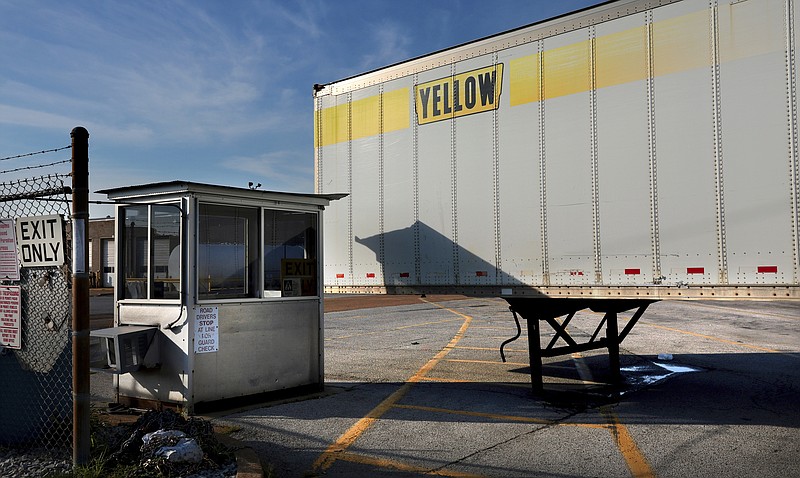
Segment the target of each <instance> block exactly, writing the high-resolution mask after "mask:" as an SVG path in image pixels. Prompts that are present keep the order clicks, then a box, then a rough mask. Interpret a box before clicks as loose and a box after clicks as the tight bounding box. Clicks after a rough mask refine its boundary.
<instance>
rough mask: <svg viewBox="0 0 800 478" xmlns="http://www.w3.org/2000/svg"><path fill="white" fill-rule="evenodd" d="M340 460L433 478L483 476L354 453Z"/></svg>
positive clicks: (472, 477) (474, 477)
mask: <svg viewBox="0 0 800 478" xmlns="http://www.w3.org/2000/svg"><path fill="white" fill-rule="evenodd" d="M338 458H339V459H340V460H343V461H349V462H351V463H359V464H362V465H370V466H374V467H376V468H388V469H392V470H398V471H405V472H409V473H419V474H422V475H434V476H452V477H456V478H482V476H483V475H473V474H471V473H462V472H460V471H449V470H429V469H427V468H422V467H420V466H414V465H408V464H406V463H401V462H399V461H395V460H389V459H386V458H376V457H372V456H366V455H359V454H356V453H350V452H344V453H342V454H341V455H339V457H338Z"/></svg>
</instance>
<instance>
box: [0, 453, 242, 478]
mask: <svg viewBox="0 0 800 478" xmlns="http://www.w3.org/2000/svg"><path fill="white" fill-rule="evenodd" d="M71 472H72V457H71V456H70V457H63V456H61V457H59V456H56V455H55V454H53V453H52V452H50V451H47V450H31V451H27V452H24V453H23V452H19V451H15V450H6V449H2V448H0V476H2V477H14V478H56V477H58V478H62V477H67V476H71V475H70V473H71ZM235 477H236V462H232V463H230V464H228V465H226V466H224V467H222V468H220V469H218V470H200V471H197V472H196V473H194V474H193V475H189V476H187V477H186V478H235Z"/></svg>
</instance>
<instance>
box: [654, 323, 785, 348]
mask: <svg viewBox="0 0 800 478" xmlns="http://www.w3.org/2000/svg"><path fill="white" fill-rule="evenodd" d="M645 325H647V326H648V327H655V328H657V329H661V330H669V331H670V332H677V333H679V334H684V335H691V336H692V337H700V338H702V339H707V340H713V341H715V342H722V343H724V344H731V345H738V346H740V347H745V348H748V349H753V350H760V351H762V352H772V353H782V352H781V351H780V350H774V349H768V348H766V347H759V346H757V345H750V344H743V343H741V342H734V341H733V340H727V339H721V338H719V337H713V336H711V335H705V334H698V333H696V332H689V331H688V330H680V329H673V328H672V327H665V326H663V325H656V324H651V323H648V322H645Z"/></svg>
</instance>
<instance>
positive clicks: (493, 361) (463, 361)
mask: <svg viewBox="0 0 800 478" xmlns="http://www.w3.org/2000/svg"><path fill="white" fill-rule="evenodd" d="M445 362H461V363H485V364H491V365H522V366H526V367H527V366H528V365H530V364H529V363H520V362H500V361H495V360H467V359H447V360H445Z"/></svg>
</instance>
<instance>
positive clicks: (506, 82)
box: [314, 0, 800, 385]
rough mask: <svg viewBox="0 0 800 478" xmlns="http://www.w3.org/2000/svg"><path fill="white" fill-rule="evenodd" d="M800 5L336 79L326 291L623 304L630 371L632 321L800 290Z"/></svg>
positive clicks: (625, 23) (727, 11)
mask: <svg viewBox="0 0 800 478" xmlns="http://www.w3.org/2000/svg"><path fill="white" fill-rule="evenodd" d="M797 9H798V7H797V4H796V2H794V1H793V0H712V1H708V0H619V1H614V2H608V3H604V4H601V5H599V6H596V7H593V8H589V9H586V10H582V11H579V12H575V13H572V14H568V15H564V16H561V17H558V18H554V19H551V20H547V21H543V22H540V23H536V24H532V25H528V26H525V27H522V28H518V29H515V30H511V31H508V32H505V33H500V34H498V35H494V36H491V37H488V38H484V39H480V40H477V41H474V42H471V43H467V44H463V45H460V46H456V47H453V48H450V49H446V50H443V51H439V52H436V53H432V54H430V55H426V56H422V57H419V58H414V59H411V60H408V61H404V62H401V63H398V64H395V65H391V66H388V67H385V68H381V69H378V70H375V71H370V72H367V73H364V74H361V75H358V76H354V77H351V78H346V79H343V80H340V81H335V82H333V83H328V84H321V85H315V87H314V111H315V117H314V126H315V173H316V174H315V181H316V186H315V189H316V192H317V193H320V194H327V193H347V194H348V196H347V198H345V199H343V200H341V201H338V202H336V203H334V204H332V205H331V207H330V208H329V210H328V211H327V212H326V217H325V231H326V241H325V244H324V254H325V272H324V284H325V290H326V291H327V292H349V293H361V292H372V293H462V294H469V295H476V294H480V295H492V296H502V297H505V298H506V299H507V300H509V302H510V303H511V305H512V308H513V309H514V310H516V311H518V312H520V313H521V314H522V315H523V316H524V317H526V318H527V319H528V324H529V331H530V332H531V333H530V334H529V336H530V335H531V334H533V333H534V332H536V334H537V336H538V322H537V320H536V319H541V320H548V322H550V323H551V325H552V326H553V327H554V328H556V331H557V334H559V335H561V337H564V336H566V335H568V334H567V332H566V329H565V327H562V326H560V325H559V322H556V321H553V320H552V319H553V317H557V316H558V315H562V314H568V313H571V311H575V310H580V309H582V308H584V307H589V308H592V309H595V310H603V311H605V312H606V317H605V318H604V319H603V322H601V324H600V326H598V330H597V331H596V332H595V336H597V335H598V332H599V330H600V327H602V326H603V324H604V323H605V324H606V325H607V330H606V337H605V338H604V339H599V340H595V338H594V337H593V339H592V341H590V342H591V343H590V344H588V345H583V347H584V348H582V349H580V350H587V349H589V348H599V347H601V346H602V347H606V346H607V347H608V348H609V351H610V353H611V358H612V366H614V365H616V368H618V357H617V356H616V355H617V353H618V350H617V348H618V345H619V342H620V341H621V340H622V338H624V336H625V335H626V334H627V332H628V331H629V330H630V327H631V326H632V325H633V324H634V323H635V322H636V321H635V320H633V321H632V322H630V323H629V326H628V327H626V329H625V330H623V331H622V332H620V333H618V332H617V324H616V314H617V313H618V312H621V311H624V310H631V309H636V310H637V314H635V315H634V317H635V318H638V317H639V316H640V315H641V312H643V311H644V308H645V307H646V306H647V304H649V303H650V302H652V301H655V300H662V299H686V298H693V299H699V298H702V299H710V298H717V299H742V298H754V299H776V298H778V299H798V298H800V287H798V278H799V276H800V240H799V239H798V229H800V219H799V217H800V213H799V212H798V207H799V204H798V196H799V195H800V190H799V187H798V182H800V181H799V179H798V177H799V176H800V173H798V169H800V167H799V166H798V139H797V135H798V119H797V77H798V68H800V66H798V62H797V53H796V50H795V48H796V44H797V43H798V30H799V29H798V25H797V16H798V12H797V11H796V10H797ZM531 327H533V328H531ZM557 337H558V335H557ZM602 341H605V342H604V343H600V342H602ZM533 342H536V343H533ZM573 343H574V341H572V342H570V341H568V346H567V347H566V348H561V349H559V348H558V347H554V346H553V344H552V343H551V345H549V346H548V347H547V349H546V350H544V351H541V353H540V355H539V357H538V359H537V357H535V355H536V354H537V352H536V351H535V350H533V351H532V355H531V357H532V363H533V362H536V361H537V360H539V361H540V358H541V356H547V355H548V354H553V355H555V354H557V353H570V352H572V351H576V350H579V349H578V348H576V347H577V345H573ZM531 348H532V349H534V348H535V349H538V348H539V343H538V340H534V341H532V342H531ZM615 360H616V361H617V363H616V364H615V363H614V361H615ZM534 365H535V364H534ZM532 370H533V373H534V374H535V373H536V370H535V367H532ZM534 382H536V377H534ZM540 384H541V382H539V385H540ZM534 385H536V383H534Z"/></svg>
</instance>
